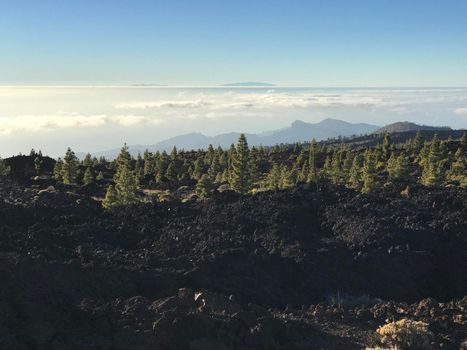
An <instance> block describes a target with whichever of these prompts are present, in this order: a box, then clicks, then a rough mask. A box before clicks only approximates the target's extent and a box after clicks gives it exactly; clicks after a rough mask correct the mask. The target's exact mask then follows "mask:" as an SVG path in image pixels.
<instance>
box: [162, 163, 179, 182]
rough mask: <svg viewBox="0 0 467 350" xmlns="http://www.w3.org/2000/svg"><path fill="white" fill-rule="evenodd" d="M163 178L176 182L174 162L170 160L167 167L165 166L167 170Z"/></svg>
mask: <svg viewBox="0 0 467 350" xmlns="http://www.w3.org/2000/svg"><path fill="white" fill-rule="evenodd" d="M164 176H165V178H166V179H167V180H169V181H176V180H177V173H176V171H175V160H172V159H171V160H170V162H169V165H168V166H167V170H166V172H165V175H164Z"/></svg>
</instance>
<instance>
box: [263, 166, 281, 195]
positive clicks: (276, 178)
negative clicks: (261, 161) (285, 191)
mask: <svg viewBox="0 0 467 350" xmlns="http://www.w3.org/2000/svg"><path fill="white" fill-rule="evenodd" d="M280 181H281V169H280V167H279V166H278V165H277V163H275V162H274V163H273V164H272V168H271V170H270V171H269V173H268V175H267V178H266V187H267V188H268V189H271V190H277V189H279V186H280Z"/></svg>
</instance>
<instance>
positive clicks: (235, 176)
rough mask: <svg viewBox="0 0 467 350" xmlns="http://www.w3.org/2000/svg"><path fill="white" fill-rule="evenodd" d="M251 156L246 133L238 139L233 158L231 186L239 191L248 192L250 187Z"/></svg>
mask: <svg viewBox="0 0 467 350" xmlns="http://www.w3.org/2000/svg"><path fill="white" fill-rule="evenodd" d="M249 166H250V158H249V148H248V142H247V140H246V137H245V135H244V134H241V135H240V138H239V139H238V143H237V148H236V150H235V154H234V156H233V159H232V174H231V176H232V178H231V182H230V187H231V188H232V189H233V190H234V191H237V192H240V193H246V192H248V190H249V189H250V185H251V181H250V169H249Z"/></svg>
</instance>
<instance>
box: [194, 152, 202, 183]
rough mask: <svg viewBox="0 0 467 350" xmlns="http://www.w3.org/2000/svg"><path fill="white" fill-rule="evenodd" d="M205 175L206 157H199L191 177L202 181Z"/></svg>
mask: <svg viewBox="0 0 467 350" xmlns="http://www.w3.org/2000/svg"><path fill="white" fill-rule="evenodd" d="M203 173H204V157H202V156H199V157H198V158H197V159H196V160H195V163H194V168H193V173H192V175H191V177H192V178H193V179H194V180H197V181H198V180H199V179H201V176H203Z"/></svg>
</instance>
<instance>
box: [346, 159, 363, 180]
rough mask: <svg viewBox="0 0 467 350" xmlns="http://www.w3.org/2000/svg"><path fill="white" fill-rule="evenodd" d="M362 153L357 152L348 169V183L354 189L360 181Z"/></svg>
mask: <svg viewBox="0 0 467 350" xmlns="http://www.w3.org/2000/svg"><path fill="white" fill-rule="evenodd" d="M361 167H362V155H361V154H357V155H356V156H355V157H354V158H353V160H352V166H351V168H350V171H349V185H350V187H352V188H354V189H359V188H360V186H361V182H362V177H361V171H360V169H361Z"/></svg>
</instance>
